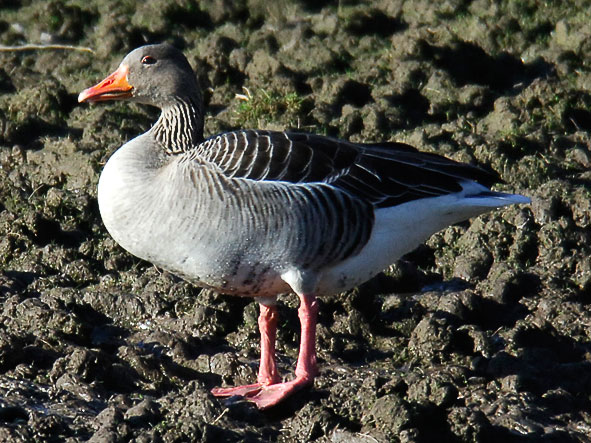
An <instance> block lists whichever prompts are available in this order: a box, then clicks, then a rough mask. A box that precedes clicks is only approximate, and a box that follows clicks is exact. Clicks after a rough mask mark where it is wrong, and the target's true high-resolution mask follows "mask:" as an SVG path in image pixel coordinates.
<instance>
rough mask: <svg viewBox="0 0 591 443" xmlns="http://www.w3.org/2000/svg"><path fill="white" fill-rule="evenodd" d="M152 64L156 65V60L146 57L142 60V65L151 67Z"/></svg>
mask: <svg viewBox="0 0 591 443" xmlns="http://www.w3.org/2000/svg"><path fill="white" fill-rule="evenodd" d="M154 63H156V59H155V58H154V57H150V56H149V55H146V56H144V58H142V65H153V64H154Z"/></svg>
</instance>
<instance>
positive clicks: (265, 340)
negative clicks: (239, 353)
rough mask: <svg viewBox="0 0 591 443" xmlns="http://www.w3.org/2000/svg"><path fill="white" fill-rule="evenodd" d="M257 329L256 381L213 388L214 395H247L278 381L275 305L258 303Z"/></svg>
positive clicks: (254, 393)
mask: <svg viewBox="0 0 591 443" xmlns="http://www.w3.org/2000/svg"><path fill="white" fill-rule="evenodd" d="M259 307H260V314H259V331H260V333H261V363H260V365H259V375H258V377H257V383H254V384H252V385H245V386H236V387H231V388H214V389H212V390H211V393H212V394H213V395H215V396H216V397H231V396H235V395H237V396H241V397H249V396H253V395H256V394H257V393H259V392H260V390H261V389H262V388H263V386H267V385H272V384H274V383H279V381H280V378H279V374H278V373H277V366H276V365H275V339H276V336H277V307H276V306H275V305H269V306H267V305H264V304H262V303H261V304H259Z"/></svg>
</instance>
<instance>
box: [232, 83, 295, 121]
mask: <svg viewBox="0 0 591 443" xmlns="http://www.w3.org/2000/svg"><path fill="white" fill-rule="evenodd" d="M236 98H237V99H238V106H237V108H236V110H235V123H236V125H237V126H239V127H242V128H262V127H265V126H267V125H269V124H270V123H271V124H272V123H277V122H279V121H281V122H283V123H284V124H286V125H287V126H294V127H298V126H300V124H299V122H300V119H301V118H302V117H303V108H304V107H303V104H304V101H305V99H304V98H303V97H301V96H300V95H298V94H297V93H296V92H288V93H280V92H278V91H266V90H264V89H259V90H257V91H256V92H255V93H254V94H253V93H251V92H250V90H249V89H247V88H244V94H236Z"/></svg>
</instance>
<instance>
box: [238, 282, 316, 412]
mask: <svg viewBox="0 0 591 443" xmlns="http://www.w3.org/2000/svg"><path fill="white" fill-rule="evenodd" d="M298 315H299V318H300V324H301V341H300V353H299V355H298V363H297V366H296V370H295V375H296V378H295V379H294V380H292V381H289V382H285V383H275V384H270V385H266V386H263V387H262V388H261V389H260V392H258V393H257V394H256V395H254V396H252V397H249V398H248V400H249V401H252V402H254V403H256V405H257V406H258V408H259V409H266V408H269V407H271V406H275V405H276V404H278V403H280V402H281V401H283V400H284V399H286V398H287V397H289V396H290V395H291V394H293V393H294V392H296V391H299V390H300V389H302V388H303V387H305V386H308V385H311V384H313V383H314V377H315V376H316V375H317V374H318V366H317V364H316V321H317V318H318V302H317V301H316V297H315V296H314V295H308V294H303V295H300V308H299V310H298Z"/></svg>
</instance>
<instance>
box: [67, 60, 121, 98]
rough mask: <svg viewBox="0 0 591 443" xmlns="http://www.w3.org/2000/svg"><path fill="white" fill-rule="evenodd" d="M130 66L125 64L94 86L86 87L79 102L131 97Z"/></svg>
mask: <svg viewBox="0 0 591 443" xmlns="http://www.w3.org/2000/svg"><path fill="white" fill-rule="evenodd" d="M128 73H129V68H128V67H127V66H125V65H121V66H119V68H118V69H117V70H116V71H115V72H113V73H112V74H111V75H109V76H108V77H107V78H106V79H104V80H103V81H102V82H100V83H99V84H98V85H95V86H93V87H92V88H88V89H85V90H84V91H82V92H81V93H80V95H79V96H78V102H80V103H82V102H86V101H88V102H101V101H105V100H122V99H125V98H129V97H131V90H132V89H133V87H132V86H131V85H130V84H129V83H127V74H128Z"/></svg>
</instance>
